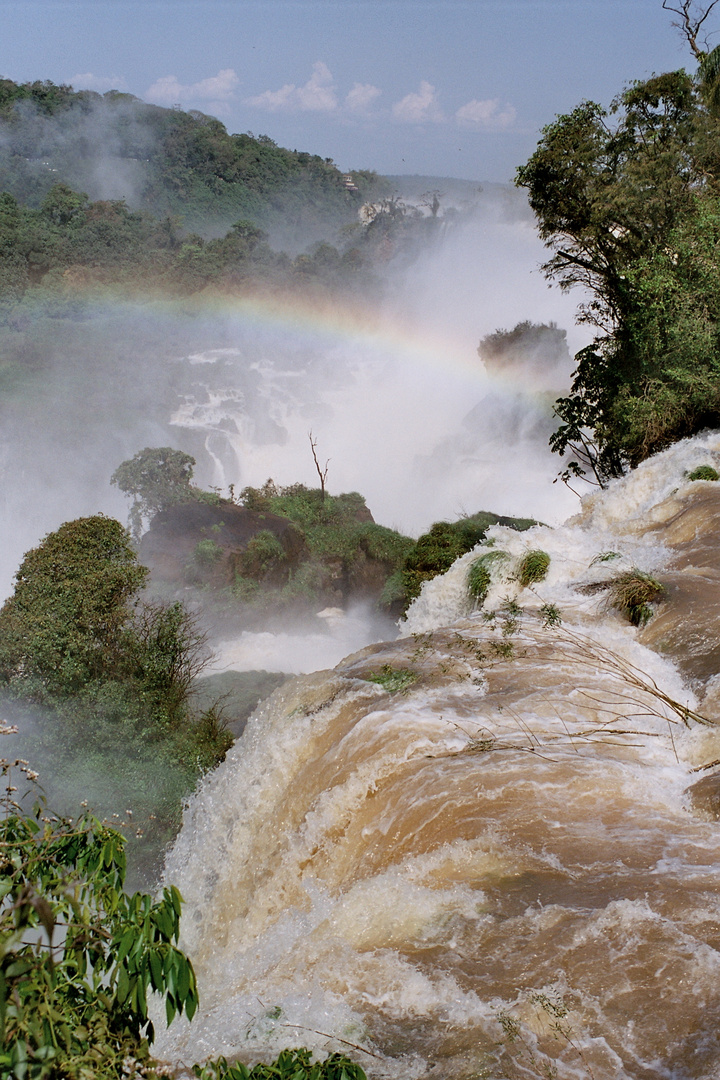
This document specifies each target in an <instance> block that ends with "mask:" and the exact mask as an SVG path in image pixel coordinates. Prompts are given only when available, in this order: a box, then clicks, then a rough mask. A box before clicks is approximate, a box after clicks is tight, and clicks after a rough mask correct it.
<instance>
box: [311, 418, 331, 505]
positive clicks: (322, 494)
mask: <svg viewBox="0 0 720 1080" xmlns="http://www.w3.org/2000/svg"><path fill="white" fill-rule="evenodd" d="M308 438H309V440H310V449H311V450H312V456H313V461H314V462H315V468H316V469H317V474H318V476H319V477H320V502H325V481H326V480H327V474H328V465H329V464H330V458H328V459H327V461H326V462H325V468H324V469H321V468H320V462H319V461H318V456H317V452H316V447H317V439H313V433H312V431H309V432H308Z"/></svg>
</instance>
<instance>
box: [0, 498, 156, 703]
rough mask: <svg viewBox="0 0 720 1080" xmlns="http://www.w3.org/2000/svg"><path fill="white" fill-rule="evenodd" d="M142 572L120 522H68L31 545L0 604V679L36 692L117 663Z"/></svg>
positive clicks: (58, 691) (57, 689)
mask: <svg viewBox="0 0 720 1080" xmlns="http://www.w3.org/2000/svg"><path fill="white" fill-rule="evenodd" d="M146 578H147V569H146V568H145V567H143V566H140V565H139V564H138V561H137V556H136V555H135V552H134V551H133V549H132V547H131V545H130V538H129V537H128V535H127V533H126V531H125V529H123V527H122V526H121V525H120V524H119V522H117V521H115V520H113V519H112V518H106V517H103V516H102V515H98V516H96V517H90V518H79V519H77V520H76V521H71V522H66V523H65V524H64V525H61V526H60V528H59V529H57V530H56V531H55V532H54V533H50V534H49V535H48V536H47V537H46V538H45V540H44V541H43V543H42V544H41V545H40V546H39V547H37V548H33V549H32V550H31V551H29V552H28V553H27V554H26V555H25V557H24V559H23V561H22V563H21V565H20V568H19V570H18V571H17V573H16V575H15V591H14V593H13V595H12V596H11V597H10V599H9V600H7V601H6V603H5V604H4V606H3V608H2V609H1V610H0V679H1V680H2V681H4V682H5V683H7V684H12V685H13V687H14V688H15V689H17V690H19V691H20V692H21V693H23V694H24V695H25V696H29V697H33V698H36V699H39V700H44V699H47V698H54V697H63V696H68V695H72V694H75V693H77V692H78V691H79V690H80V689H81V688H82V687H83V686H86V685H87V684H88V683H90V682H92V681H94V680H96V679H100V678H113V677H115V676H116V674H117V673H118V671H119V669H120V667H121V666H122V664H123V660H124V656H125V651H126V631H127V628H128V624H129V622H130V620H131V614H132V606H131V599H132V597H133V596H134V595H135V593H136V592H137V591H138V589H140V588H141V587H142V586H143V585H144V583H145V580H146Z"/></svg>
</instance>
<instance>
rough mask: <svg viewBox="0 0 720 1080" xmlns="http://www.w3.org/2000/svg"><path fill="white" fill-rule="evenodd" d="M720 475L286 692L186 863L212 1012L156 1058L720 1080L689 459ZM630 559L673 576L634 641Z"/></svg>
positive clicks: (418, 612) (174, 874) (628, 484)
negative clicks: (622, 585)
mask: <svg viewBox="0 0 720 1080" xmlns="http://www.w3.org/2000/svg"><path fill="white" fill-rule="evenodd" d="M719 463H720V436H718V435H706V436H701V437H699V438H696V439H693V440H689V441H687V442H685V443H681V444H679V445H677V446H676V447H674V448H673V449H671V450H670V451H667V452H666V453H665V454H662V455H659V456H658V457H657V458H655V459H652V460H651V461H649V462H646V463H645V464H644V465H643V466H641V467H640V468H639V469H638V470H636V472H634V473H633V474H632V475H630V476H629V477H627V478H624V479H622V480H620V481H614V482H613V483H612V484H611V485H610V488H609V489H608V490H607V491H606V492H602V493H599V494H597V495H595V496H593V497H592V498H590V499H587V500H586V501H585V503H584V505H583V509H582V511H581V513H580V514H579V515H578V516H577V517H575V518H574V519H571V520H570V521H569V522H568V523H566V524H565V525H562V526H557V527H554V528H551V527H547V526H539V527H537V528H535V529H532V530H531V531H529V532H527V533H522V534H520V533H514V532H512V531H511V530H508V529H503V528H496V529H493V530H491V532H490V534H489V539H490V541H491V545H485V546H484V547H481V548H479V549H476V550H475V551H474V552H472V553H470V554H469V555H467V556H465V557H464V558H463V559H461V560H459V562H458V563H456V564H455V566H454V567H453V568H452V569H451V570H450V571H449V572H448V574H446V575H445V576H444V577H443V578H437V579H435V580H434V581H433V582H431V583H430V584H429V585H427V586H426V587H425V590H424V592H423V595H422V596H421V597H420V598H419V599H418V601H416V603H415V605H414V606H413V607H412V608H411V609H410V612H409V618H408V621H407V623H406V624H404V626H403V628H402V629H401V637H400V638H398V639H397V640H395V641H392V642H389V643H378V644H375V645H371V646H369V647H367V648H365V649H363V650H361V651H360V652H358V653H355V654H353V655H351V656H349V657H347V658H346V659H344V660H343V661H342V662H341V663H340V664H338V666H337V667H335V668H334V670H330V671H324V672H316V673H314V674H311V675H302V676H300V677H298V678H297V679H295V680H294V681H293V682H291V683H289V684H286V685H285V686H283V687H282V688H281V689H280V690H278V691H276V692H275V694H274V695H273V696H272V697H271V698H270V699H268V701H267V702H266V703H265V704H264V705H263V706H262V707H261V708H260V710H259V711H258V712H257V714H256V715H255V716H254V718H253V719H252V720H251V721H250V723H249V724H248V727H247V729H246V732H245V734H244V735H243V737H242V738H241V739H240V740H239V741H238V742H237V743H236V744H235V746H234V747H233V749H232V750H231V752H230V753H229V755H228V758H227V760H226V762H225V763H224V764H223V765H222V766H221V767H220V768H218V769H217V770H216V771H215V772H214V773H213V774H211V775H210V776H209V777H208V778H207V779H206V781H205V782H204V784H203V785H202V787H201V789H200V791H199V792H198V794H197V795H196V796H195V797H194V799H193V800H192V802H191V804H190V806H189V807H188V810H187V813H186V816H185V824H184V826H183V829H182V831H181V833H180V836H179V837H178V840H177V842H176V844H175V846H174V848H173V849H172V851H171V852H170V854H169V856H168V860H167V867H166V876H167V878H168V880H170V881H173V882H175V883H176V884H177V885H178V886H179V888H180V890H181V892H182V893H183V895H184V897H185V900H186V909H185V913H184V916H183V928H184V929H183V945H184V946H185V947H186V948H187V949H188V951H189V952H190V954H191V956H192V958H193V961H194V963H195V966H196V970H197V972H198V977H199V983H200V990H201V1007H200V1010H199V1013H198V1015H197V1017H196V1018H195V1020H194V1021H193V1023H192V1024H191V1025H188V1024H186V1023H185V1021H184V1020H180V1021H176V1023H175V1024H173V1026H172V1027H171V1028H170V1029H169V1030H168V1031H166V1032H164V1033H162V1034H161V1035H160V1037H159V1041H158V1044H157V1047H156V1048H157V1050H158V1052H159V1054H160V1055H161V1056H162V1057H163V1058H165V1059H167V1060H169V1061H172V1062H174V1063H179V1062H180V1063H182V1062H185V1063H190V1062H192V1061H195V1060H198V1059H201V1058H203V1057H205V1056H209V1055H216V1054H218V1053H223V1054H225V1055H227V1056H230V1057H239V1058H241V1059H242V1060H246V1061H253V1060H257V1059H258V1058H260V1057H262V1058H265V1059H269V1058H270V1057H271V1056H272V1055H274V1054H276V1053H277V1051H278V1049H280V1048H281V1047H284V1046H297V1045H307V1046H311V1047H313V1048H314V1049H316V1050H317V1051H318V1052H319V1053H322V1054H324V1053H327V1052H328V1051H329V1050H342V1051H345V1052H348V1053H350V1054H351V1056H353V1057H355V1058H356V1060H358V1061H359V1062H360V1063H361V1064H362V1065H363V1067H364V1068H365V1069H366V1071H367V1072H368V1074H369V1075H370V1076H377V1077H398V1078H400V1077H402V1078H407V1080H411V1078H415V1077H417V1078H419V1077H421V1076H427V1077H437V1078H438V1080H440V1078H441V1077H443V1078H446V1077H463V1078H464V1077H468V1078H469V1077H482V1076H486V1077H493V1078H498V1080H499V1078H502V1077H514V1076H517V1077H545V1076H551V1075H553V1076H557V1077H559V1078H563V1080H565V1078H568V1080H569V1078H594V1080H605V1078H610V1077H613V1078H617V1080H625V1078H628V1080H630V1078H632V1080H650V1078H653V1080H654V1078H658V1077H662V1078H667V1080H686V1078H687V1080H690V1078H693V1080H711V1078H716V1077H717V1076H718V1074H719V1071H720V894H719V890H718V868H719V867H720V824H719V823H718V821H717V820H716V807H717V806H718V805H720V798H718V799H717V800H716V801H714V799H715V789H714V788H713V781H712V777H713V776H714V772H715V770H714V769H713V768H705V766H706V765H708V764H709V763H712V762H716V761H717V760H718V759H720V728H716V727H714V726H713V724H714V723H715V722H716V721H719V722H720V699H719V697H718V687H717V685H716V684H717V683H718V681H719V679H718V674H717V672H718V669H719V667H720V665H719V664H718V663H717V662H716V661H717V655H716V653H717V641H718V640H720V635H719V634H718V629H719V626H718V623H719V622H720V553H719V552H718V549H717V545H716V537H717V528H716V526H717V523H718V519H719V518H720V490H719V488H720V485H717V484H712V483H708V482H692V483H691V482H689V481H688V480H687V473H688V472H689V471H690V470H691V469H693V468H694V467H695V466H696V465H698V464H714V465H716V466H718V464H719ZM533 549H540V550H543V551H545V552H547V554H549V556H550V569H549V573H548V575H547V578H546V579H545V580H544V581H542V582H539V583H537V584H536V585H534V586H532V587H530V588H525V589H523V588H521V586H520V583H519V581H518V580H517V567H518V565H519V561H520V560H521V558H522V557H523V555H524V554H525V553H527V551H529V550H533ZM491 550H492V551H502V552H505V554H506V558H504V559H503V558H502V557H501V558H498V559H496V560H495V561H494V562H493V564H492V565H493V567H494V569H493V581H492V583H491V587H490V590H489V592H488V595H487V599H486V601H485V605H484V607H483V609H482V610H477V609H476V608H475V607H473V605H472V604H471V602H470V601H469V599H468V592H467V576H468V572H469V569H470V566H471V565H472V563H473V562H474V560H475V559H477V558H478V557H479V556H480V555H482V554H483V553H487V552H488V551H491ZM632 568H637V569H639V570H640V571H642V572H645V573H648V574H653V575H655V576H657V577H658V578H660V580H661V581H663V582H664V583H665V584H666V585H667V595H666V598H665V600H664V601H663V602H662V603H661V605H660V607H659V609H658V611H657V613H656V614H655V615H654V617H653V619H651V620H650V622H649V623H648V625H647V627H646V628H645V629H644V630H640V631H638V630H637V629H635V628H634V627H632V626H631V625H630V624H629V623H628V622H627V620H626V619H624V618H623V616H622V614H621V613H619V612H618V611H616V610H613V609H612V608H611V607H610V605H609V603H608V596H609V595H610V594H609V593H608V592H607V591H606V590H603V589H602V588H600V587H599V586H598V583H602V582H604V581H608V580H609V579H610V578H612V577H613V576H618V574H620V573H622V572H624V571H626V570H629V569H632ZM588 585H590V586H595V588H594V589H593V588H591V589H590V590H589V591H588V589H587V586H588ZM549 605H550V606H549ZM557 612H559V613H560V615H561V618H562V622H561V623H560V624H559V625H558V624H557V617H556V616H557ZM553 613H554V614H553ZM548 624H550V625H548ZM700 717H702V718H703V719H704V720H707V721H710V723H704V722H702V720H701V719H700ZM699 778H702V784H704V785H705V788H704V796H701V795H700V794H698V792H699V791H702V790H703V788H702V785H701V787H700V788H697V789H695V792H696V793H695V794H693V788H692V785H693V784H695V783H696V782H697V781H698V779H699ZM708 786H709V788H710V791H709V794H708ZM718 790H719V791H720V788H719V789H718ZM552 1070H556V1071H555V1072H553V1071H552Z"/></svg>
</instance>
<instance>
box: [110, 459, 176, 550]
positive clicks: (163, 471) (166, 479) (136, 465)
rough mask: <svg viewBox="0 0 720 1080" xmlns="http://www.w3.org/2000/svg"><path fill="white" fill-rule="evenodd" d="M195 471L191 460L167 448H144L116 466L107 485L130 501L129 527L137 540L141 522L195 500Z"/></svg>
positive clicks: (140, 530)
mask: <svg viewBox="0 0 720 1080" xmlns="http://www.w3.org/2000/svg"><path fill="white" fill-rule="evenodd" d="M194 467H195V458H194V457H191V456H190V454H184V453H183V452H182V450H173V449H172V447H170V446H159V447H150V446H146V447H145V449H144V450H139V451H138V453H137V454H135V456H134V457H133V458H130V459H129V460H128V461H123V462H122V464H121V465H118V467H117V469H116V470H115V472H114V473H113V474H112V476H111V478H110V483H111V484H116V485H117V487H119V488H120V490H121V491H122V492H123V494H124V495H129V496H131V497H132V499H133V504H132V507H131V509H130V525H131V528H132V532H133V535H134V536H135V538H136V539H137V538H139V536H140V533H141V532H142V523H143V518H148V517H152V516H153V515H154V514H157V513H158V512H159V511H160V510H164V509H165V508H166V507H168V506H174V505H175V504H176V503H181V502H187V501H188V500H190V499H192V498H193V497H194V491H195V489H194V488H193V487H192V485H191V483H190V481H191V480H192V475H193V469H194Z"/></svg>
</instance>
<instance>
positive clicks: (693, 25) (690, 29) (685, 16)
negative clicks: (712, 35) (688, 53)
mask: <svg viewBox="0 0 720 1080" xmlns="http://www.w3.org/2000/svg"><path fill="white" fill-rule="evenodd" d="M718 2H719V0H712V2H711V3H709V4H697V5H696V4H695V0H676V3H675V4H672V3H670V0H663V8H664V9H665V11H672V12H673V13H674V14H675V15H677V16H678V17H679V21H675V22H673V26H675V27H677V29H678V30H679V31H680V33H681V34H682V35H683V37H684V38H685V39H686V41H687V43H688V45H689V46H690V48H691V49H692V52H693V56H694V57H695V59H696V60H697V61H698V63H702V61H703V60H704V59H705V57H706V56H707V54H708V52H709V51H710V49H709V45H708V40H707V38H704V39H703V41H702V43H699V42H698V35H699V33H700V30H701V28H702V25H703V23H704V22H705V20H706V19H707V17H708V15H709V14H710V12H711V11H712V9H713V8H714V7H715V6H716V5H717V3H718Z"/></svg>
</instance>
